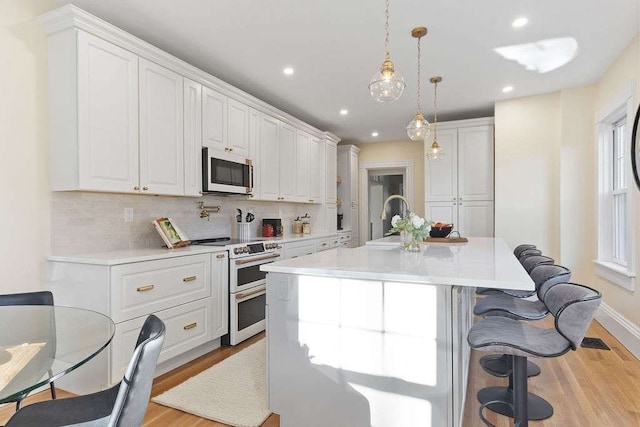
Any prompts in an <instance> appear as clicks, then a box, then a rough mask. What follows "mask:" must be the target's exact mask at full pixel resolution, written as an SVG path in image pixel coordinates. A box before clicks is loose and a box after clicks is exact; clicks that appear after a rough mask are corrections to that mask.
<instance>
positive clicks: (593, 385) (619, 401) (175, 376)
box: [0, 320, 640, 427]
mask: <svg viewBox="0 0 640 427" xmlns="http://www.w3.org/2000/svg"><path fill="white" fill-rule="evenodd" d="M548 321H551V320H548ZM549 325H550V324H549ZM262 335H263V334H260V335H258V336H256V337H254V338H252V339H250V340H248V341H245V342H244V343H242V344H241V345H239V346H236V347H223V348H220V349H217V350H215V351H214V352H212V353H210V354H208V355H205V356H203V357H201V358H199V359H196V360H194V361H193V362H191V363H189V364H187V365H185V366H183V367H181V368H179V369H177V370H175V371H172V372H169V373H167V374H165V375H163V376H161V377H158V378H156V380H155V381H154V386H153V390H152V396H155V395H157V394H160V393H162V392H163V391H165V390H167V389H169V388H171V387H173V386H175V385H177V384H179V383H181V382H183V381H185V380H186V379H188V378H189V377H191V376H193V375H195V374H197V373H199V372H201V371H203V370H205V369H207V368H209V367H210V366H212V365H214V364H216V363H218V362H220V361H221V360H223V359H225V358H227V357H229V356H230V355H232V354H233V353H235V352H237V351H239V350H241V349H242V348H245V347H247V346H249V345H251V344H252V343H253V342H255V341H257V340H258V339H260V338H261V337H262ZM587 336H590V337H598V338H602V339H603V340H604V341H605V342H606V343H607V344H608V345H609V347H611V351H606V350H594V349H585V348H580V349H578V351H571V352H569V353H567V354H565V355H564V356H561V357H558V358H554V359H535V361H536V363H538V364H539V365H540V367H541V369H542V373H541V374H540V375H539V376H537V377H533V378H530V379H529V391H531V392H534V393H537V394H539V395H540V396H543V397H544V398H545V399H547V400H549V402H551V403H552V405H553V406H554V410H555V413H554V415H553V417H551V418H549V419H547V420H543V421H532V422H530V425H531V426H532V427H552V426H553V427H556V426H562V427H572V426H581V427H585V426H592V427H603V426H620V427H632V426H640V361H638V360H637V359H636V358H635V357H634V356H633V355H632V354H631V353H630V352H629V351H627V350H626V349H625V348H624V347H623V346H622V345H621V344H620V343H619V342H618V341H617V340H616V339H615V338H613V337H612V336H611V335H610V334H609V333H608V332H607V331H606V330H605V329H604V328H603V327H602V326H600V325H599V324H598V323H597V322H595V321H594V322H593V324H592V325H591V328H590V329H589V332H588V334H587ZM482 355H484V354H483V353H480V352H473V353H472V358H471V365H470V371H469V388H468V390H467V398H466V405H465V415H464V423H463V425H464V427H484V424H483V423H482V421H480V418H479V417H478V408H479V404H478V401H477V399H476V397H475V396H476V393H477V391H478V390H479V389H481V388H483V387H488V386H492V385H501V384H505V383H506V381H507V380H506V379H502V378H496V377H492V376H491V375H489V374H487V373H485V372H484V371H483V370H482V368H480V366H479V364H478V359H479V358H480V356H482ZM59 396H60V397H68V396H70V394H69V393H66V392H64V391H60V392H59ZM49 398H50V394H49V392H48V391H44V392H41V393H38V394H36V395H34V396H31V397H29V398H27V399H26V401H25V404H29V403H32V402H35V401H39V400H46V399H49ZM13 408H14V406H13V405H8V406H5V407H3V408H0V425H1V424H4V422H5V421H6V420H7V419H8V418H9V417H10V416H11V414H12V413H13ZM487 418H488V419H489V420H490V421H491V422H493V423H494V424H496V425H497V426H498V427H507V426H511V425H512V424H513V423H512V422H511V420H510V419H508V418H506V417H503V416H500V415H495V414H493V413H491V412H487ZM143 425H144V426H148V427H156V426H157V427H160V426H163V427H164V426H189V427H205V426H206V427H214V426H224V424H220V423H216V422H213V421H209V420H205V419H202V418H200V417H197V416H194V415H190V414H186V413H184V412H181V411H178V410H175V409H171V408H167V407H165V406H162V405H157V404H155V403H153V402H150V403H149V408H148V409H147V414H146V417H145V420H144V424H143ZM278 426H279V418H278V416H277V415H271V416H270V417H269V418H268V419H267V420H266V421H265V422H264V424H263V427H278ZM301 427H304V426H301ZM327 427H329V426H327ZM389 427H402V426H389ZM434 427H435V426H434Z"/></svg>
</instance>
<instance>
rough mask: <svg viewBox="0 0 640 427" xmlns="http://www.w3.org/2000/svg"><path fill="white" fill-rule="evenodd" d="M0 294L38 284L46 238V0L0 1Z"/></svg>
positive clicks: (52, 5)
mask: <svg viewBox="0 0 640 427" xmlns="http://www.w3.org/2000/svg"><path fill="white" fill-rule="evenodd" d="M0 6H1V8H2V9H1V10H2V12H1V13H0V81H1V82H2V96H0V152H1V153H2V167H0V195H1V197H2V199H1V200H2V204H1V205H0V224H2V228H1V229H0V230H1V231H0V233H1V235H2V236H1V237H0V241H1V242H2V243H0V271H1V272H2V278H1V279H0V293H9V292H17V291H31V290H39V289H43V288H44V285H43V283H44V268H45V256H46V255H47V254H48V252H49V242H50V230H51V227H50V200H51V198H50V193H49V183H48V182H49V180H48V176H49V162H48V155H49V153H48V148H47V147H48V144H47V134H48V127H47V120H48V119H47V117H48V116H47V104H46V102H47V98H46V95H45V94H46V89H45V88H46V51H45V49H46V43H45V38H44V35H43V34H42V31H40V28H39V27H38V25H37V24H36V22H35V20H34V18H35V17H36V16H38V15H40V14H42V13H44V12H46V11H48V10H51V9H53V8H55V7H56V6H57V5H56V4H55V3H54V2H53V1H49V0H2V1H1V2H0Z"/></svg>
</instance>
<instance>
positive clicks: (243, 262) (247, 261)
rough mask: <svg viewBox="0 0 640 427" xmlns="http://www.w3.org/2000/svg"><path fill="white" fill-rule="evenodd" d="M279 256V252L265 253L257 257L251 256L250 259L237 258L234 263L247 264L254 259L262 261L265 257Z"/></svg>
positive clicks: (254, 260)
mask: <svg viewBox="0 0 640 427" xmlns="http://www.w3.org/2000/svg"><path fill="white" fill-rule="evenodd" d="M279 256H280V254H275V253H274V254H270V255H265V256H261V257H257V258H251V259H239V260H236V265H242V264H249V263H252V262H256V261H263V260H265V259H271V258H278V257H279Z"/></svg>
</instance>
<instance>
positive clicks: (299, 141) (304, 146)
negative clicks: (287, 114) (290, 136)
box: [291, 130, 311, 203]
mask: <svg viewBox="0 0 640 427" xmlns="http://www.w3.org/2000/svg"><path fill="white" fill-rule="evenodd" d="M310 152H311V136H310V135H309V134H308V133H306V132H303V131H301V130H297V132H296V161H295V162H294V163H293V164H292V165H291V167H293V168H295V170H296V197H295V199H296V201H297V202H301V203H306V202H309V201H310V197H309V184H310V182H309V177H310V174H309V170H310V169H309V168H310V162H309V154H310Z"/></svg>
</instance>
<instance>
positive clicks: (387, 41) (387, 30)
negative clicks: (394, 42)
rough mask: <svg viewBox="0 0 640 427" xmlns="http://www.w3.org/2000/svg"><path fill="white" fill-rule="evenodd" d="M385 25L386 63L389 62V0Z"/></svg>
mask: <svg viewBox="0 0 640 427" xmlns="http://www.w3.org/2000/svg"><path fill="white" fill-rule="evenodd" d="M384 16H385V24H384V30H385V38H384V49H385V55H384V59H385V61H388V60H389V0H387V8H386V10H385V14H384Z"/></svg>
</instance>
